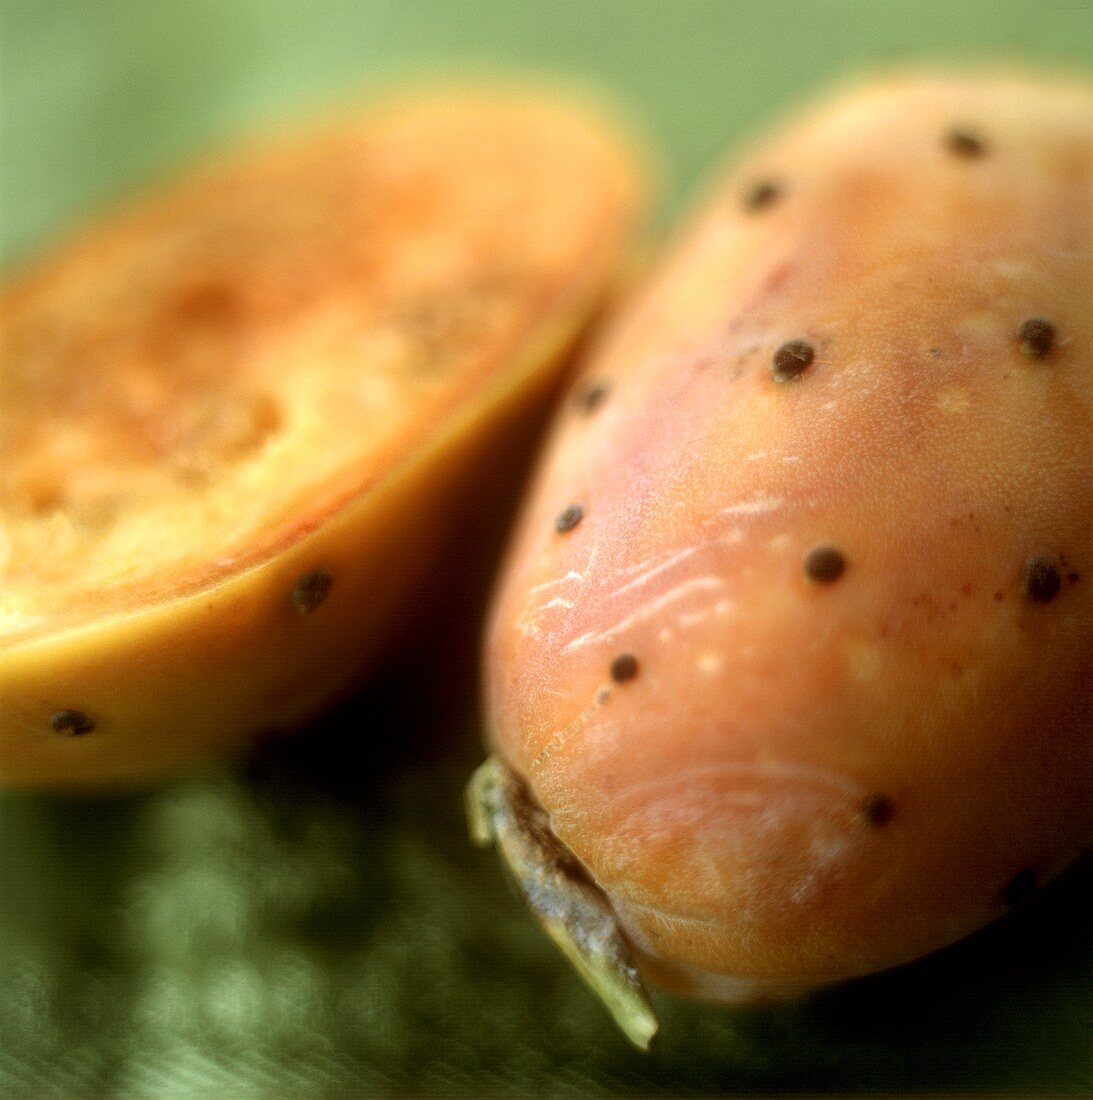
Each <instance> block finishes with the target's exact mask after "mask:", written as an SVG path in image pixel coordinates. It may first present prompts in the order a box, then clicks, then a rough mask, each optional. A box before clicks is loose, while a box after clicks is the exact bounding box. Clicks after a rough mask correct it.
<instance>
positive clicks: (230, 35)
mask: <svg viewBox="0 0 1093 1100" xmlns="http://www.w3.org/2000/svg"><path fill="white" fill-rule="evenodd" d="M170 10H171V9H169V8H166V7H161V6H160V5H149V4H147V3H143V2H142V0H108V2H103V3H100V4H94V5H91V4H84V3H77V2H75V0H73V2H66V3H62V2H50V0H0V55H2V57H0V109H2V116H0V123H2V128H3V129H2V136H3V145H4V155H3V157H2V158H0V199H2V203H0V249H2V251H3V255H4V259H5V262H13V261H14V260H15V259H17V258H18V256H20V255H21V254H26V253H27V252H28V251H29V250H31V249H32V248H34V247H36V246H37V245H38V244H39V243H41V242H42V241H43V240H45V239H46V238H48V236H49V235H50V233H52V232H53V231H55V230H57V229H59V228H61V227H63V226H64V225H65V224H66V223H68V222H70V221H71V220H73V219H76V218H78V217H79V216H82V215H83V213H84V212H86V211H91V210H94V209H95V208H96V207H98V206H99V205H101V204H102V203H103V202H104V201H106V200H108V199H109V198H110V197H111V196H113V195H116V194H119V193H122V192H123V191H124V190H125V189H126V188H127V187H129V186H131V185H132V184H133V182H134V181H137V180H140V179H143V178H148V177H150V176H155V175H157V174H159V173H160V172H162V171H164V170H165V168H166V166H169V165H170V164H172V163H174V162H176V161H178V160H181V159H186V158H187V157H188V156H189V155H190V154H191V151H193V150H196V149H199V148H202V147H205V146H207V145H208V144H209V143H210V142H212V141H215V140H217V139H219V138H222V137H224V136H226V135H229V134H231V133H235V132H240V131H244V130H246V129H247V128H249V127H251V126H252V125H256V124H260V123H261V122H262V121H264V120H269V119H274V118H277V117H278V116H279V115H281V114H282V113H286V112H287V113H294V112H299V111H301V110H306V109H307V107H308V106H309V105H311V104H314V103H318V102H321V101H323V100H324V99H326V98H328V97H329V96H330V95H336V94H337V93H339V92H342V93H345V94H348V93H350V92H355V91H358V90H360V89H361V88H367V87H368V86H375V85H377V84H380V83H382V82H383V81H384V80H386V79H387V78H388V77H390V76H391V75H392V74H397V73H401V72H405V71H407V70H418V71H421V70H426V71H427V70H429V69H430V68H432V67H433V66H436V65H440V66H456V67H459V68H462V69H464V70H467V69H470V70H471V71H472V72H474V71H477V69H478V68H479V67H482V66H501V67H507V68H510V69H521V68H529V67H530V68H532V69H537V70H539V71H540V72H545V73H555V74H558V75H561V76H569V77H573V78H576V79H578V80H587V81H589V82H592V83H595V84H598V85H600V86H601V87H603V88H604V89H606V91H607V92H608V93H609V94H610V95H613V96H614V98H615V99H616V100H618V101H619V102H620V103H621V104H622V105H623V106H624V107H625V108H627V109H628V110H629V111H630V113H631V114H633V115H634V116H635V118H636V119H637V120H638V121H639V122H642V121H644V122H645V123H646V124H647V125H648V126H649V128H650V130H651V134H652V137H653V138H654V139H655V140H656V141H657V142H659V143H660V144H661V145H662V147H663V149H664V152H665V158H666V160H667V161H668V163H669V164H670V165H672V168H673V172H674V174H673V176H672V177H671V178H670V179H669V181H668V189H667V199H668V201H667V204H666V207H665V209H666V210H671V209H672V208H673V207H677V206H678V203H679V201H680V196H681V195H682V194H683V192H684V191H685V190H686V189H687V188H688V187H690V186H691V185H692V184H693V183H694V181H695V177H696V175H697V174H698V173H699V172H700V170H701V169H702V168H703V167H705V166H706V165H708V163H709V162H710V160H711V158H712V157H713V156H715V155H716V154H717V153H718V151H719V150H720V149H721V148H722V146H723V145H724V144H725V142H726V141H728V140H730V139H732V138H734V137H737V136H739V135H740V134H742V133H744V132H747V131H750V130H754V129H755V128H757V127H760V126H762V125H763V124H764V123H765V122H766V121H768V120H770V119H771V118H773V117H775V116H776V115H777V114H778V113H780V111H782V110H783V109H785V107H786V106H787V105H789V104H790V103H792V102H794V101H796V100H798V99H799V98H801V96H802V95H805V94H807V93H809V92H810V91H812V90H813V89H816V88H819V87H821V86H822V85H825V84H827V83H829V82H830V80H831V79H832V78H837V77H838V76H839V75H841V74H843V73H845V72H847V71H852V70H854V69H857V68H860V67H862V66H863V65H865V64H878V63H886V62H891V61H908V60H912V59H918V58H925V59H931V58H936V57H956V58H961V57H965V56H971V57H980V58H982V57H985V56H992V55H995V54H998V53H1002V54H1003V55H1006V56H1014V57H1017V58H1026V59H1029V60H1032V61H1039V62H1053V61H1058V62H1063V63H1067V64H1069V65H1071V66H1076V65H1078V66H1080V65H1084V66H1085V67H1086V68H1089V67H1090V66H1093V5H1091V4H1090V3H1088V2H1086V0H1056V2H1053V3H1050V2H1049V3H1032V2H1024V0H1021V2H1008V3H1001V2H999V3H994V2H988V0H968V2H966V3H962V4H952V3H951V0H911V2H909V3H907V4H906V5H904V6H903V7H902V8H900V9H899V11H898V12H897V9H896V8H895V6H894V5H888V4H876V3H874V2H873V0H840V2H831V3H829V4H825V5H823V10H822V15H820V14H818V11H819V9H818V7H817V6H815V5H813V4H811V3H810V2H809V0H772V2H771V3H769V4H765V5H744V4H737V3H725V2H722V0H684V2H681V3H678V4H665V3H663V0H627V3H625V4H623V3H621V2H620V0H542V2H541V3H535V4H533V3H530V2H527V3H524V2H522V0H521V2H519V3H515V4H514V3H512V2H511V0H476V2H474V3H470V2H468V3H454V2H451V0H420V2H417V3H414V4H396V3H389V2H382V0H367V2H361V3H359V4H356V5H344V4H340V3H334V2H332V0H321V2H317V3H315V4H313V5H309V6H308V11H307V14H306V16H304V15H301V14H299V13H300V9H299V7H298V6H296V5H293V4H292V3H290V2H289V0H232V2H220V0H194V2H193V3H190V4H187V5H185V6H184V10H182V11H179V12H177V13H174V14H171V15H165V14H164V13H165V12H168V11H170ZM454 632H455V640H454V643H453V644H454V645H455V646H456V648H459V649H460V650H461V652H463V653H464V655H465V657H466V660H465V661H464V663H463V665H462V666H457V667H451V666H449V667H448V668H447V669H446V670H444V671H443V673H442V670H441V669H440V668H439V662H438V661H436V660H434V661H433V663H432V664H431V665H430V663H429V661H428V660H423V659H422V658H421V655H420V654H419V655H418V656H416V657H413V658H412V659H409V660H407V661H406V662H404V663H403V664H402V665H401V666H400V668H401V669H402V671H396V672H393V673H391V674H389V675H388V676H387V677H386V678H384V679H383V680H381V681H379V682H377V683H376V684H374V685H372V686H371V687H370V688H368V689H367V690H366V691H365V692H364V693H363V694H362V695H361V696H360V697H359V698H358V699H356V700H354V701H353V702H352V703H350V704H349V705H347V706H346V707H344V708H343V709H342V710H340V711H338V712H337V713H336V714H334V715H332V716H331V717H330V718H329V719H328V720H326V721H325V722H324V723H322V724H321V725H319V726H318V727H317V728H316V729H314V730H313V731H311V733H310V735H309V736H308V737H307V738H306V739H304V740H300V741H298V742H294V743H287V742H285V743H272V744H269V745H267V746H265V747H264V748H263V749H261V750H260V751H259V752H258V753H257V754H256V755H255V756H254V757H253V758H252V759H251V761H249V762H248V764H247V765H246V766H243V767H239V768H234V769H230V770H228V769H224V770H221V771H218V772H214V773H212V774H210V775H208V776H205V777H202V778H199V779H191V780H187V781H184V782H179V783H176V784H172V785H170V786H166V787H163V788H160V789H157V790H155V791H152V792H146V793H142V794H134V795H127V796H116V797H109V798H95V799H91V798H87V799H84V798H75V797H58V796H34V795H24V794H18V795H16V794H10V793H4V794H0V1096H3V1097H4V1098H5V1100H7V1098H20V1097H36V1098H37V1097H48V1096H57V1097H64V1098H66V1100H72V1098H79V1097H85V1096H86V1097H161V1096H162V1097H171V1098H184V1097H189V1096H192V1097H208V1096H221V1095H233V1096H235V1097H238V1098H240V1100H242V1098H247V1097H255V1098H266V1097H276V1096H294V1097H295V1096H299V1097H305V1098H307V1097H313V1096H331V1097H333V1096H342V1095H359V1094H369V1095H375V1094H384V1095H415V1094H423V1093H428V1094H439V1095H482V1094H487V1095H490V1094H508V1095H512V1094H515V1095H544V1096H546V1095H565V1094H571V1095H597V1094H605V1095H606V1094H613V1093H615V1094H617V1093H622V1094H628V1095H633V1094H646V1095H648V1094H657V1093H662V1094H669V1095H678V1094H690V1095H694V1094H700V1093H722V1094H724V1093H733V1092H753V1093H754V1092H767V1091H782V1092H785V1091H791V1092H792V1091H809V1092H816V1091H827V1090H831V1091H841V1092H847V1091H857V1090H861V1091H866V1092H878V1091H897V1092H903V1093H906V1092H913V1091H924V1090H942V1091H979V1090H989V1091H994V1092H1009V1091H1013V1092H1024V1093H1059V1092H1071V1093H1076V1094H1090V1093H1093V934H1091V931H1090V930H1091V929H1093V861H1091V860H1088V859H1087V860H1086V861H1085V862H1084V863H1083V864H1082V865H1080V866H1079V867H1078V868H1076V869H1075V870H1074V872H1072V873H1071V874H1070V875H1068V876H1067V877H1066V878H1065V879H1064V880H1062V881H1060V882H1059V883H1057V884H1056V885H1055V886H1054V887H1053V888H1051V889H1050V890H1049V891H1047V892H1046V894H1045V895H1044V896H1043V897H1041V898H1039V899H1037V900H1036V901H1034V902H1033V903H1032V904H1031V905H1030V906H1029V907H1028V908H1027V909H1025V910H1023V911H1021V912H1018V913H1015V914H1014V915H1013V916H1011V917H1010V918H1008V919H1007V920H1006V921H1004V922H1002V923H1001V924H999V925H997V926H995V927H994V928H992V929H990V930H988V931H987V932H985V933H983V934H982V935H980V936H979V937H977V938H975V939H974V940H972V941H970V942H968V943H965V944H963V945H960V946H958V947H957V948H955V949H953V950H950V951H948V952H945V953H943V954H941V955H939V956H936V957H934V958H933V959H930V960H927V961H925V962H923V963H920V964H918V965H916V966H914V967H910V968H907V969H905V970H903V971H901V972H899V973H895V974H890V975H884V976H880V977H877V978H874V979H870V980H868V981H865V982H861V983H858V984H856V985H854V986H850V987H846V988H844V989H841V990H837V991H833V992H831V993H828V994H825V995H823V996H821V997H818V998H816V999H814V1000H813V1001H810V1002H807V1003H805V1004H801V1005H796V1006H790V1007H781V1008H769V1009H762V1010H752V1011H743V1010H726V1009H718V1008H711V1007H706V1006H701V1005H690V1004H685V1003H683V1002H680V1001H676V1000H670V999H667V998H663V997H661V998H659V999H658V1011H659V1012H660V1016H661V1025H662V1029H661V1035H660V1037H659V1039H658V1040H657V1044H656V1047H655V1049H654V1052H653V1053H652V1054H651V1055H650V1056H648V1057H642V1056H640V1055H638V1054H637V1053H635V1052H633V1051H631V1050H630V1048H629V1047H628V1046H627V1045H626V1043H625V1042H624V1040H623V1039H622V1038H621V1037H620V1036H619V1035H618V1034H617V1033H616V1032H615V1031H614V1029H613V1027H612V1025H611V1024H610V1023H609V1021H608V1020H607V1017H606V1015H605V1013H604V1012H603V1010H602V1009H601V1008H600V1007H599V1005H598V1004H596V1003H595V1001H594V1000H593V999H592V997H591V996H590V995H589V994H587V993H586V992H585V990H584V989H583V987H582V986H581V985H580V984H579V982H578V981H577V979H576V977H575V976H574V975H573V974H572V973H571V972H570V971H569V969H568V968H567V967H566V966H565V964H564V963H563V961H562V960H561V958H560V956H559V955H558V954H557V952H556V951H555V950H554V949H553V947H552V946H551V945H550V944H549V943H548V942H547V941H546V940H545V938H544V937H543V936H542V935H541V934H540V933H539V931H538V930H537V929H536V928H535V927H534V926H533V924H532V921H531V920H530V918H529V917H528V916H527V915H526V914H525V913H524V911H523V910H522V908H521V906H520V904H519V903H518V902H517V900H516V899H515V898H514V897H513V896H512V895H511V894H510V893H509V892H508V890H507V889H506V887H505V883H504V880H503V878H502V875H501V872H500V869H499V867H498V865H497V862H496V858H495V855H494V853H492V852H478V851H476V850H474V849H472V848H470V846H469V845H468V843H467V841H466V830H465V827H464V823H463V818H462V790H463V784H464V782H465V780H466V777H467V775H468V773H469V771H470V770H471V768H472V767H473V766H474V765H475V764H476V763H477V762H478V761H479V759H480V757H481V749H480V747H479V745H480V734H479V731H478V730H476V729H475V728H474V719H473V710H472V699H471V693H472V691H473V676H474V672H473V669H472V668H471V667H470V662H471V660H472V657H473V631H472V630H471V629H470V628H468V627H466V626H465V625H464V626H461V627H455V628H454ZM433 652H434V657H435V650H434V651H433ZM438 679H440V680H446V681H447V682H448V686H447V687H446V688H443V689H442V688H441V687H439V686H438ZM453 684H460V685H462V686H461V687H458V688H454V687H452V685H453ZM430 700H431V701H430Z"/></svg>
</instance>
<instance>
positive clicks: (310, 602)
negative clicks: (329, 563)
mask: <svg viewBox="0 0 1093 1100" xmlns="http://www.w3.org/2000/svg"><path fill="white" fill-rule="evenodd" d="M333 584H334V578H333V577H332V576H331V575H330V574H329V573H328V572H327V571H326V570H325V569H313V570H312V571H311V572H310V573H305V574H304V575H303V576H302V577H301V578H300V579H299V580H298V581H297V582H296V584H295V585H294V586H293V588H292V606H293V607H295V608H296V610H297V611H298V612H299V613H300V614H301V615H310V614H311V612H312V611H314V610H315V609H316V608H317V607H318V606H319V605H320V604H321V603H322V602H323V601H324V600H325V599H326V597H327V596H328V595H329V594H330V589H331V587H332V586H333Z"/></svg>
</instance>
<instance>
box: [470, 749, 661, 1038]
mask: <svg viewBox="0 0 1093 1100" xmlns="http://www.w3.org/2000/svg"><path fill="white" fill-rule="evenodd" d="M466 797H467V817H468V820H469V823H470V833H471V839H472V840H473V841H474V842H475V843H476V844H478V845H479V846H481V847H487V846H489V845H490V844H493V843H496V844H497V847H498V849H499V851H500V853H501V858H502V861H503V862H504V864H505V865H506V867H507V868H508V870H509V871H510V872H511V874H512V877H513V879H514V880H515V882H516V885H517V887H518V888H519V890H520V893H521V894H523V896H524V899H525V900H526V901H527V903H528V905H529V906H530V907H531V910H532V912H533V913H534V914H535V916H536V917H537V918H538V920H539V923H540V924H541V925H542V926H543V928H545V929H546V931H547V934H548V935H549V936H550V938H551V939H552V940H553V941H554V942H555V943H556V944H557V945H558V947H560V948H561V950H562V952H563V954H564V955H565V956H566V958H567V959H569V961H570V962H571V963H572V964H573V966H574V967H575V968H576V970H577V973H578V974H580V976H581V977H582V978H583V979H584V981H585V982H586V983H587V984H588V985H589V986H590V987H591V989H592V991H593V992H594V993H595V994H596V995H597V996H598V997H599V998H600V1000H601V1001H602V1002H603V1003H604V1005H605V1006H606V1007H607V1010H608V1011H609V1012H610V1013H611V1015H612V1017H613V1018H614V1020H615V1023H616V1024H618V1026H619V1027H620V1028H621V1029H622V1031H623V1033H624V1034H625V1035H626V1037H627V1038H628V1039H629V1040H630V1042H632V1043H633V1044H634V1045H635V1046H636V1047H638V1048H639V1049H640V1050H648V1049H649V1043H650V1041H651V1040H652V1038H653V1036H654V1035H655V1034H656V1031H657V1018H656V1014H655V1013H654V1011H653V1006H652V1004H651V1002H650V1000H649V994H648V992H647V991H646V989H645V986H644V984H643V983H642V980H641V978H640V977H639V975H638V972H637V968H636V967H635V966H634V964H633V961H632V956H631V952H630V945H629V944H628V943H627V941H626V937H625V936H624V935H623V932H622V930H621V929H620V928H619V924H618V920H617V919H616V917H615V913H614V911H613V910H612V908H611V904H610V902H609V901H608V900H607V896H606V895H605V894H604V892H603V891H602V890H601V889H600V888H599V887H598V886H596V885H595V883H593V882H592V880H591V879H590V878H589V875H588V872H587V871H586V870H585V869H584V867H583V866H582V865H581V863H580V861H579V860H578V859H577V858H576V856H574V855H573V853H572V852H570V851H569V849H568V848H566V847H565V845H564V844H562V842H561V841H560V840H558V838H557V837H556V836H555V835H554V833H553V832H552V831H551V828H550V819H549V817H548V815H547V813H546V812H545V811H544V810H543V808H542V807H541V806H539V805H538V803H536V802H535V801H534V799H533V798H532V796H531V792H530V791H529V790H528V788H527V785H526V784H525V783H524V781H523V780H522V779H521V778H520V777H519V776H518V775H517V774H516V773H515V772H514V771H513V770H512V769H511V768H510V767H509V766H508V764H506V763H505V762H504V761H503V760H502V759H501V758H500V757H499V756H491V757H490V758H489V759H488V760H487V761H486V762H485V763H484V764H482V765H481V766H480V767H479V768H478V769H477V771H475V773H474V775H472V776H471V780H470V782H469V783H468V784H467V796H466Z"/></svg>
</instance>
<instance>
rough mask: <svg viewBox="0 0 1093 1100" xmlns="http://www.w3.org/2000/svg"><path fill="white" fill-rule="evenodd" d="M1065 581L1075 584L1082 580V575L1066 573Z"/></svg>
mask: <svg viewBox="0 0 1093 1100" xmlns="http://www.w3.org/2000/svg"><path fill="white" fill-rule="evenodd" d="M1066 579H1067V580H1068V581H1070V583H1071V584H1077V583H1078V581H1080V580H1081V579H1082V575H1081V573H1067V575H1066Z"/></svg>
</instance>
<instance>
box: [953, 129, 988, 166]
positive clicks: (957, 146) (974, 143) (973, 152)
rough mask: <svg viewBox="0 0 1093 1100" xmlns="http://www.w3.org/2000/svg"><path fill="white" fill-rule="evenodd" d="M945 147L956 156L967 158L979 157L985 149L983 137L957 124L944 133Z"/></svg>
mask: <svg viewBox="0 0 1093 1100" xmlns="http://www.w3.org/2000/svg"><path fill="white" fill-rule="evenodd" d="M945 147H946V148H947V149H948V150H949V152H950V153H955V154H956V155H957V156H958V157H968V158H974V157H981V156H983V155H984V154H985V153H986V151H987V147H986V145H984V144H983V139H982V138H981V137H980V136H979V135H978V134H977V133H976V132H975V131H974V130H970V129H968V128H966V127H963V126H958V127H956V128H955V129H953V130H950V131H949V132H948V133H947V134H946V135H945Z"/></svg>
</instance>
